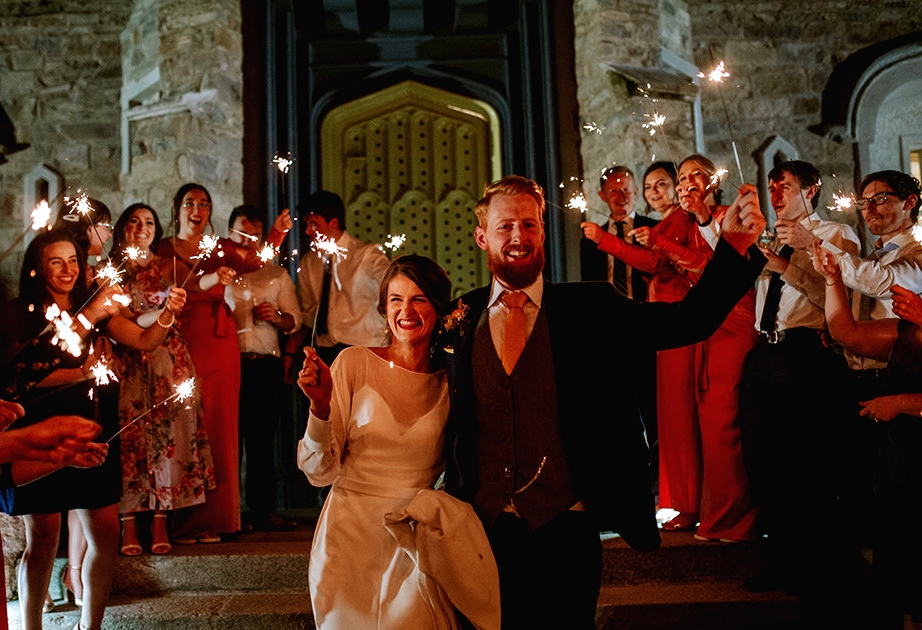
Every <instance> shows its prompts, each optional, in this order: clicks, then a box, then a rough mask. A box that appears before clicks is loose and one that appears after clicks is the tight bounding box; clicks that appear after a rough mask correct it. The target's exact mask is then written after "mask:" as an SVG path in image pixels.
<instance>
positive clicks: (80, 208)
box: [62, 188, 103, 262]
mask: <svg viewBox="0 0 922 630" xmlns="http://www.w3.org/2000/svg"><path fill="white" fill-rule="evenodd" d="M77 193H78V194H77V197H75V198H74V199H70V198H69V197H64V205H65V206H68V207H69V208H70V210H69V213H68V214H65V215H64V216H63V217H62V218H63V219H64V220H65V221H72V222H76V221H79V220H80V217H81V216H82V217H83V218H84V219H86V222H87V225H88V226H89V227H90V229H92V230H93V232H95V233H96V239H97V240H98V241H99V242H100V243H102V242H103V239H102V237H101V236H100V235H99V228H97V227H96V222H95V221H93V219H91V218H90V213H91V212H95V209H94V208H93V204H91V203H90V198H89V197H88V196H87V194H86V193H85V192H82V191H81V190H80V189H79V188H78V189H77ZM101 258H102V257H101V256H97V257H96V261H97V262H99V260H100V259H101Z"/></svg>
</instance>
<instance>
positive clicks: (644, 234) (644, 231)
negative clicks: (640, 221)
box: [627, 225, 663, 248]
mask: <svg viewBox="0 0 922 630" xmlns="http://www.w3.org/2000/svg"><path fill="white" fill-rule="evenodd" d="M627 235H628V236H630V237H631V238H633V239H634V241H635V242H636V243H638V244H639V245H643V246H644V247H650V248H655V247H656V244H657V243H658V242H659V240H660V239H661V238H663V236H662V235H661V234H660V233H659V232H657V231H656V230H654V229H653V228H651V227H650V226H648V225H643V226H641V227H636V228H634V229H633V230H631V231H630V232H628V233H627Z"/></svg>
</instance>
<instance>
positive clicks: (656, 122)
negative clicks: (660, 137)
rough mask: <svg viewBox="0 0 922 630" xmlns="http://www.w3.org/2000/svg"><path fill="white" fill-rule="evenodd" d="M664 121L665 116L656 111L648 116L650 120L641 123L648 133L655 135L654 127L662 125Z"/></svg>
mask: <svg viewBox="0 0 922 630" xmlns="http://www.w3.org/2000/svg"><path fill="white" fill-rule="evenodd" d="M665 122H666V117H665V116H664V115H662V114H657V113H656V112H654V113H653V115H652V116H651V117H650V122H645V123H643V124H642V125H641V127H643V128H644V129H647V130H648V131H649V132H650V135H651V136H653V135H656V129H657V128H658V127H662V126H663V124H664V123H665Z"/></svg>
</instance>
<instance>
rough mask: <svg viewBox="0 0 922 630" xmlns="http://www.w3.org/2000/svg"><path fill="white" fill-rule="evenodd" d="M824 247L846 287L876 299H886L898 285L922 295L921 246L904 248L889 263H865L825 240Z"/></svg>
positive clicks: (905, 246) (871, 261) (868, 261)
mask: <svg viewBox="0 0 922 630" xmlns="http://www.w3.org/2000/svg"><path fill="white" fill-rule="evenodd" d="M823 247H824V248H826V249H827V250H829V251H831V252H832V253H833V254H835V256H836V261H837V262H838V263H839V269H841V270H842V282H844V283H845V286H847V287H849V288H851V289H854V290H855V291H858V292H860V293H863V294H865V295H868V296H870V297H875V298H888V297H889V296H890V291H891V290H892V288H893V285H895V284H898V285H900V286H902V287H905V288H906V289H909V290H910V291H912V292H913V293H922V245H919V244H918V243H910V244H907V245H904V246H903V247H902V248H901V249H904V250H905V251H903V252H900V254H899V257H898V258H897V259H895V260H893V261H891V262H886V263H885V262H881V261H878V260H867V259H864V258H860V257H859V256H857V255H856V254H850V253H848V252H846V251H843V250H842V249H841V248H839V247H836V246H835V245H834V244H832V243H829V242H828V241H826V240H824V241H823Z"/></svg>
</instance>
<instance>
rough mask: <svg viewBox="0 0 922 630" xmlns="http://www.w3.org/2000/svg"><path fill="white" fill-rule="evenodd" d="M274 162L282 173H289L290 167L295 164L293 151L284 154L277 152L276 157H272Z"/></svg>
mask: <svg viewBox="0 0 922 630" xmlns="http://www.w3.org/2000/svg"><path fill="white" fill-rule="evenodd" d="M272 163H273V164H275V167H276V168H277V169H278V170H279V172H280V173H283V174H287V173H288V169H289V168H291V165H292V164H294V159H292V157H291V153H288V154H287V155H284V156H283V155H282V154H281V153H276V154H275V157H274V158H272Z"/></svg>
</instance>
